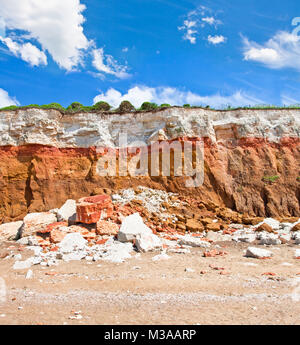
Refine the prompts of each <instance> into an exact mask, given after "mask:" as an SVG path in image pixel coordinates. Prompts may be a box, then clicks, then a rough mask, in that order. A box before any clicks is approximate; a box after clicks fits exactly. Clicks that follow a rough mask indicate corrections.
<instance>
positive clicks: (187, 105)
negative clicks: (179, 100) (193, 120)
mask: <svg viewBox="0 0 300 345" xmlns="http://www.w3.org/2000/svg"><path fill="white" fill-rule="evenodd" d="M190 107H191V105H190V104H184V105H183V108H190Z"/></svg>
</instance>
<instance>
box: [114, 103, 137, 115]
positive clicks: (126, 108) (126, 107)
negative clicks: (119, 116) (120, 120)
mask: <svg viewBox="0 0 300 345" xmlns="http://www.w3.org/2000/svg"><path fill="white" fill-rule="evenodd" d="M134 110H135V107H134V106H133V105H132V104H131V103H130V102H129V101H123V102H122V103H121V104H120V105H119V108H118V111H119V112H120V113H129V112H131V111H134Z"/></svg>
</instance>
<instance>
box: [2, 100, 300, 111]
mask: <svg viewBox="0 0 300 345" xmlns="http://www.w3.org/2000/svg"><path fill="white" fill-rule="evenodd" d="M171 107H172V106H171V105H170V104H167V103H164V104H161V105H158V104H156V103H151V102H144V103H143V104H142V105H141V107H140V108H135V107H134V106H133V105H132V104H131V103H130V102H129V101H123V102H122V103H121V104H120V105H119V107H118V108H115V109H112V107H111V105H110V104H108V103H106V102H103V101H100V102H98V103H96V104H94V105H92V106H85V105H82V104H81V103H79V102H73V103H72V104H70V105H69V106H68V107H67V108H65V107H63V106H62V105H60V104H59V103H50V104H44V105H39V104H29V105H24V106H16V105H11V106H8V107H4V108H0V111H5V110H6V111H9V110H25V109H32V108H34V109H55V110H59V111H60V112H62V113H71V114H72V113H77V112H109V113H124V112H141V111H155V110H161V109H166V108H171ZM174 107H180V108H185V109H210V110H216V111H232V110H240V109H244V110H247V109H249V110H260V109H266V110H269V109H274V110H283V109H300V104H295V105H290V106H283V107H279V106H275V105H269V104H262V105H256V106H250V105H249V106H245V107H235V108H233V107H231V106H229V105H228V106H224V107H223V108H220V109H215V108H211V107H210V106H208V105H207V106H203V105H199V106H191V105H190V104H184V105H183V106H174Z"/></svg>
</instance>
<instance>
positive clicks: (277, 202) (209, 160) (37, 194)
mask: <svg viewBox="0 0 300 345" xmlns="http://www.w3.org/2000/svg"><path fill="white" fill-rule="evenodd" d="M194 140H195V138H194ZM204 142H205V150H204V152H205V155H204V156H205V157H204V158H205V160H204V169H205V175H204V183H203V185H201V186H200V187H198V188H187V187H186V186H185V180H186V178H185V177H174V176H171V177H162V176H159V177H151V176H148V177H129V176H125V177H118V176H116V177H109V176H105V177H101V176H99V175H98V174H97V172H96V165H97V162H98V159H99V157H100V156H101V155H100V154H99V153H97V151H96V148H95V147H90V148H56V147H50V146H43V145H25V146H1V147H0V192H1V194H0V195H1V198H0V217H1V218H0V220H2V222H8V221H12V220H19V219H22V218H23V217H24V216H25V215H26V214H27V213H29V212H39V211H45V210H49V209H53V208H57V207H60V206H61V205H62V204H63V203H64V202H65V201H66V200H67V199H79V198H81V197H84V196H87V195H95V194H99V193H102V192H103V191H105V189H107V190H109V191H116V190H119V189H123V188H130V187H135V186H138V185H144V186H147V187H150V188H157V189H164V190H167V191H171V192H178V193H181V194H185V195H189V196H195V197H198V198H199V197H200V198H201V199H202V200H203V201H209V200H210V201H213V202H214V203H216V204H218V205H220V206H226V207H229V208H231V209H232V210H235V211H238V212H240V213H243V214H248V215H249V216H260V217H267V216H272V217H274V216H281V217H294V216H300V208H299V203H300V181H299V179H300V178H299V176H300V140H299V139H297V138H283V139H281V141H280V142H278V143H275V142H268V141H267V140H264V139H261V138H247V139H240V140H238V141H233V142H232V141H227V142H223V143H220V142H219V143H218V144H213V143H212V142H211V141H210V140H209V139H205V140H204ZM270 176H279V178H278V179H276V180H275V181H274V182H272V181H270V182H268V181H266V179H264V177H270Z"/></svg>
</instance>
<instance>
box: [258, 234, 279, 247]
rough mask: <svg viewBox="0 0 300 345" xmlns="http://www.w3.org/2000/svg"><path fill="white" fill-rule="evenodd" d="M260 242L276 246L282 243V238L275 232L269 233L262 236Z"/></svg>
mask: <svg viewBox="0 0 300 345" xmlns="http://www.w3.org/2000/svg"><path fill="white" fill-rule="evenodd" d="M259 244H261V245H267V246H271V245H274V246H276V245H279V244H281V240H280V239H279V238H278V236H276V235H274V234H268V235H264V236H261V238H260V241H259Z"/></svg>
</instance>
